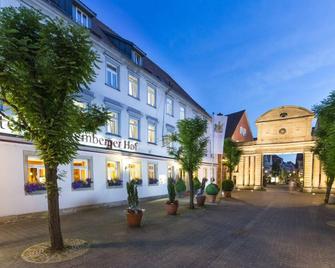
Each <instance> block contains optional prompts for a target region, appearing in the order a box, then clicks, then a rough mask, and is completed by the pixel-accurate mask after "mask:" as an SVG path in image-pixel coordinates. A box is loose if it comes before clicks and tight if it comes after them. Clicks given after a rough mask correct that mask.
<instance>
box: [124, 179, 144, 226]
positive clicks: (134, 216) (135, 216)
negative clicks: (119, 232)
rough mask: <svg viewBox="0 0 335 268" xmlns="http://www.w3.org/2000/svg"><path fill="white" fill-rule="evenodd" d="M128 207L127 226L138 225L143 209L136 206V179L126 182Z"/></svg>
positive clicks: (139, 224)
mask: <svg viewBox="0 0 335 268" xmlns="http://www.w3.org/2000/svg"><path fill="white" fill-rule="evenodd" d="M127 193H128V209H127V222H128V226H129V227H140V226H141V220H142V216H143V209H140V208H139V207H138V193H137V185H136V181H134V180H132V181H130V182H127Z"/></svg>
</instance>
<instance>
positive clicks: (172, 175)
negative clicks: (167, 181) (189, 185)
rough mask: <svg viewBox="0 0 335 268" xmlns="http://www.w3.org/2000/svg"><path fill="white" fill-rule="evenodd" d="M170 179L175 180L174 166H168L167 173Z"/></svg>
mask: <svg viewBox="0 0 335 268" xmlns="http://www.w3.org/2000/svg"><path fill="white" fill-rule="evenodd" d="M167 173H168V174H167V176H168V178H172V179H174V166H173V165H168V172H167Z"/></svg>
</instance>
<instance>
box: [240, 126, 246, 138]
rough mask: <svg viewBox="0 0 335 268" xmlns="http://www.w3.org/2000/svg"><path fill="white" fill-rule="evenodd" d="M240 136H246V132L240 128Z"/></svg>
mask: <svg viewBox="0 0 335 268" xmlns="http://www.w3.org/2000/svg"><path fill="white" fill-rule="evenodd" d="M240 134H241V135H242V136H243V137H245V136H247V130H246V129H245V128H244V127H240Z"/></svg>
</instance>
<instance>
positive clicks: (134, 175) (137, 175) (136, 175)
mask: <svg viewBox="0 0 335 268" xmlns="http://www.w3.org/2000/svg"><path fill="white" fill-rule="evenodd" d="M128 169H129V180H131V181H132V180H134V181H135V182H136V184H137V185H142V182H143V181H142V174H141V173H142V172H141V164H140V163H130V164H129V166H128Z"/></svg>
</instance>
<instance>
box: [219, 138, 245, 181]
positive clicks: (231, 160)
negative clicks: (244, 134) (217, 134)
mask: <svg viewBox="0 0 335 268" xmlns="http://www.w3.org/2000/svg"><path fill="white" fill-rule="evenodd" d="M223 151H224V161H223V164H224V165H225V166H226V167H227V169H228V173H229V180H232V179H233V171H234V169H235V167H236V166H237V165H238V164H239V162H240V158H241V154H242V151H241V150H240V148H238V146H237V143H236V142H234V141H233V140H232V139H230V138H227V139H225V141H224V147H223Z"/></svg>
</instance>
